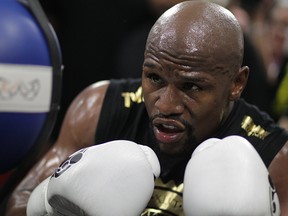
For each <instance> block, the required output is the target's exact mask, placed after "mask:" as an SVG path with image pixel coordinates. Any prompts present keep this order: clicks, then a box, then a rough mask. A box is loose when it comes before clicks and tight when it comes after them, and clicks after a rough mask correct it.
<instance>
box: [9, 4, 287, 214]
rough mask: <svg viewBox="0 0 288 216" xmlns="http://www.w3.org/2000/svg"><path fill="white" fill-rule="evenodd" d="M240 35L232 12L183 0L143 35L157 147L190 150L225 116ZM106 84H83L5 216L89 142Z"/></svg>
mask: <svg viewBox="0 0 288 216" xmlns="http://www.w3.org/2000/svg"><path fill="white" fill-rule="evenodd" d="M242 57H243V38H242V32H241V28H240V27H239V24H238V23H237V21H236V20H235V18H234V16H232V14H231V13H230V12H229V11H227V10H225V9H223V8H221V7H219V6H217V5H214V4H209V3H203V2H197V1H187V2H183V3H180V4H178V5H177V6H175V7H173V9H172V10H168V11H167V12H166V13H165V14H164V15H163V16H161V17H160V19H159V20H158V21H157V22H156V23H155V25H154V26H153V28H152V29H151V31H150V34H149V36H148V39H147V45H146V50H145V59H144V64H143V73H142V87H143V96H144V100H145V105H146V107H147V111H148V115H149V117H150V118H151V123H152V126H153V132H154V135H155V138H156V139H157V140H158V142H159V147H160V149H161V150H162V151H163V152H165V153H167V154H170V155H171V156H173V155H177V154H183V153H184V152H185V151H193V149H194V148H195V146H197V144H198V143H200V142H201V141H203V140H205V139H207V138H210V136H211V135H212V134H213V133H214V131H215V130H216V129H217V128H218V127H219V125H221V124H222V122H224V121H225V119H226V118H227V116H228V115H229V113H230V111H231V109H232V108H233V105H234V101H235V100H237V99H239V97H240V96H241V93H242V91H243V89H244V87H245V84H246V82H247V79H248V73H249V69H248V67H241V64H242ZM108 85H109V82H101V83H97V84H95V85H92V86H90V87H88V88H87V89H85V90H84V91H83V92H82V93H81V94H80V95H79V96H78V97H76V99H75V100H74V102H73V103H72V104H71V106H70V108H69V109H68V111H67V114H66V117H65V120H64V122H63V125H62V128H61V132H60V135H59V138H58V140H57V141H56V143H55V144H54V146H53V147H52V148H51V149H50V150H49V151H48V152H47V154H46V155H45V156H44V157H43V158H42V159H41V160H40V161H39V162H38V163H37V164H36V165H35V166H34V168H32V170H31V171H30V172H29V173H28V174H27V176H26V177H25V178H24V180H23V181H22V182H21V183H20V185H19V186H18V187H17V188H16V190H15V191H14V193H13V194H12V196H11V197H10V199H9V202H8V207H7V214H6V215H9V216H10V215H13V216H14V215H19V216H21V215H25V207H26V204H27V201H28V198H29V195H30V193H31V191H32V190H33V188H35V187H36V186H37V184H39V183H40V182H41V181H43V180H44V179H45V178H46V177H48V176H49V175H51V174H52V172H53V171H54V169H55V168H56V167H57V166H58V165H59V164H60V162H61V161H63V160H64V159H65V158H66V157H68V156H69V155H70V154H71V153H73V152H75V151H76V150H78V149H80V148H83V147H87V146H90V145H93V144H94V137H95V131H96V130H97V124H98V120H99V115H100V112H101V108H102V103H103V99H104V97H105V92H106V90H107V87H108ZM287 167H288V141H287V142H286V144H285V146H284V147H283V148H282V149H281V151H280V152H279V153H278V154H277V156H276V157H275V158H274V160H273V161H272V163H271V164H270V166H269V172H270V175H271V178H272V180H273V182H274V184H275V186H276V189H277V192H278V196H279V200H280V206H281V212H282V215H288V183H287V182H288V172H287Z"/></svg>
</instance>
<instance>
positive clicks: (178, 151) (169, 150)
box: [159, 143, 187, 157]
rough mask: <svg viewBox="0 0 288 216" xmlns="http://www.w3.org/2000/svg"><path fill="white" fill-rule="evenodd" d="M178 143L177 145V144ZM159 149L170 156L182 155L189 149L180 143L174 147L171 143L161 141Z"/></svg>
mask: <svg viewBox="0 0 288 216" xmlns="http://www.w3.org/2000/svg"><path fill="white" fill-rule="evenodd" d="M175 145H177V146H175ZM159 149H160V151H161V152H162V153H164V154H166V155H170V156H176V157H177V156H182V155H185V154H187V151H186V150H185V148H182V147H181V146H179V144H174V145H173V146H172V147H171V146H169V144H166V143H159Z"/></svg>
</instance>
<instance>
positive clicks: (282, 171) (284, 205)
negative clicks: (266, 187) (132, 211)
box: [269, 141, 288, 215]
mask: <svg viewBox="0 0 288 216" xmlns="http://www.w3.org/2000/svg"><path fill="white" fill-rule="evenodd" d="M287 168H288V141H287V142H286V144H285V145H284V146H283V147H282V149H281V151H280V152H278V154H277V155H276V157H275V158H274V159H273V161H272V163H271V164H270V166H269V172H270V175H271V178H272V180H273V183H274V185H275V187H276V190H277V194H278V196H279V201H280V208H281V215H288V172H287Z"/></svg>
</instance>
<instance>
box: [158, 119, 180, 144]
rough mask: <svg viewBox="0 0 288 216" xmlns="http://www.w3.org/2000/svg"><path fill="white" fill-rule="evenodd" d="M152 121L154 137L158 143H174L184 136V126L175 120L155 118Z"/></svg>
mask: <svg viewBox="0 0 288 216" xmlns="http://www.w3.org/2000/svg"><path fill="white" fill-rule="evenodd" d="M152 123H153V130H154V134H155V137H156V139H157V140H158V141H159V142H160V143H166V144H169V143H175V142H178V141H180V140H181V139H182V138H183V136H184V131H185V126H184V125H183V124H182V123H181V122H179V121H177V120H174V119H164V118H155V119H154V120H153V122H152Z"/></svg>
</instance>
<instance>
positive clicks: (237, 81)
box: [229, 66, 249, 101]
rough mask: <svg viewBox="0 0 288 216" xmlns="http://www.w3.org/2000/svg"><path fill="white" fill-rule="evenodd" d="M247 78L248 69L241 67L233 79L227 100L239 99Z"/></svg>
mask: <svg viewBox="0 0 288 216" xmlns="http://www.w3.org/2000/svg"><path fill="white" fill-rule="evenodd" d="M248 76H249V67H248V66H243V67H241V68H240V69H239V71H238V73H237V74H236V75H235V76H234V77H233V80H232V86H231V92H230V96H229V100H231V101H235V100H237V99H239V98H240V96H241V94H242V92H243V90H244V88H245V86H246V83H247V80H248Z"/></svg>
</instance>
